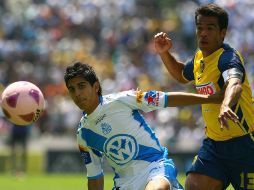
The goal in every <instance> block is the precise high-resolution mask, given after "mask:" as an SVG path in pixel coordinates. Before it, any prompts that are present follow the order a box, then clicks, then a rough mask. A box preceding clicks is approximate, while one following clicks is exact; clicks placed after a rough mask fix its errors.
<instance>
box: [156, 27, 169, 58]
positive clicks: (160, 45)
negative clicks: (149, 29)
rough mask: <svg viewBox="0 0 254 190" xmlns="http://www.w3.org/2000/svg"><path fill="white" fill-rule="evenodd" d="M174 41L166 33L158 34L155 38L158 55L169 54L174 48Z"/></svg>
mask: <svg viewBox="0 0 254 190" xmlns="http://www.w3.org/2000/svg"><path fill="white" fill-rule="evenodd" d="M172 45H173V44H172V40H171V39H170V38H169V37H168V35H167V34H166V33H164V32H160V33H157V34H156V35H155V36H154V47H155V51H156V52H157V53H158V54H162V53H165V52H167V51H168V50H169V49H171V47H172Z"/></svg>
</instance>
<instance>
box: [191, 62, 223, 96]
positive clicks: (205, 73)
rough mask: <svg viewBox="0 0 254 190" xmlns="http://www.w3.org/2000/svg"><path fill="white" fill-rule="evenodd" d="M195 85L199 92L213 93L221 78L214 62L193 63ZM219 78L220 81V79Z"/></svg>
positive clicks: (218, 87) (217, 87) (216, 89)
mask: <svg viewBox="0 0 254 190" xmlns="http://www.w3.org/2000/svg"><path fill="white" fill-rule="evenodd" d="M194 78H195V86H196V89H197V92H198V93H199V94H210V95H211V94H214V93H215V92H216V91H218V90H219V89H220V86H219V84H220V83H223V78H222V75H221V72H220V70H219V69H218V67H217V65H216V62H209V63H206V62H204V61H197V62H196V63H195V64H194ZM220 80H221V81H220Z"/></svg>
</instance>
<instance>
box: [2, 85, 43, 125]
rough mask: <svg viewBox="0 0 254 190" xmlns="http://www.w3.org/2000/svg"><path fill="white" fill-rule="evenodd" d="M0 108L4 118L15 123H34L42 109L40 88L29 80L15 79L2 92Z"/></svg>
mask: <svg viewBox="0 0 254 190" xmlns="http://www.w3.org/2000/svg"><path fill="white" fill-rule="evenodd" d="M1 98H2V103H1V104H2V110H3V113H4V115H5V116H6V118H7V119H8V120H9V121H10V122H12V123H14V124H17V125H30V124H32V123H34V122H35V121H36V120H37V119H38V118H39V117H40V116H41V113H42V112H43V110H44V104H45V100H44V97H43V94H42V92H41V90H40V89H39V88H38V87H37V86H36V85H34V84H33V83H31V82H27V81H17V82H14V83H11V84H10V85H8V86H7V87H6V88H5V89H4V91H3V93H2V97H1Z"/></svg>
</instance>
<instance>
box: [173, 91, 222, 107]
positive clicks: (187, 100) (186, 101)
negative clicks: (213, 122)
mask: <svg viewBox="0 0 254 190" xmlns="http://www.w3.org/2000/svg"><path fill="white" fill-rule="evenodd" d="M222 100H223V94H214V95H202V94H194V93H185V92H169V93H168V107H176V106H188V105H195V104H220V103H221V102H222Z"/></svg>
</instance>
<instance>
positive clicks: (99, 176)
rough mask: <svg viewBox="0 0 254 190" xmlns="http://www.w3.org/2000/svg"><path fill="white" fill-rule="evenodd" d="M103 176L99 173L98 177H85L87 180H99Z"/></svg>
mask: <svg viewBox="0 0 254 190" xmlns="http://www.w3.org/2000/svg"><path fill="white" fill-rule="evenodd" d="M102 176H104V175H103V173H100V174H99V175H96V176H92V177H87V179H99V178H101V177H102Z"/></svg>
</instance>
